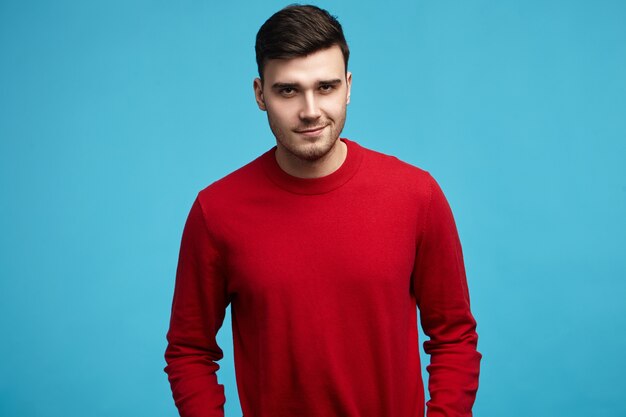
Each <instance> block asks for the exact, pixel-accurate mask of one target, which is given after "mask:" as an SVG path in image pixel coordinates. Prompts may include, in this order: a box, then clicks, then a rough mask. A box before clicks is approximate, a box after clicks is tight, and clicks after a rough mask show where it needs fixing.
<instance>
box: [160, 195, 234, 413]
mask: <svg viewBox="0 0 626 417" xmlns="http://www.w3.org/2000/svg"><path fill="white" fill-rule="evenodd" d="M220 269H221V268H220V257H219V252H218V250H217V248H216V246H215V244H214V243H213V242H212V240H211V238H210V235H209V233H208V229H207V227H206V223H205V220H204V215H203V212H202V207H201V205H200V202H199V200H198V199H196V201H195V202H194V203H193V206H192V207H191V210H190V212H189V216H188V218H187V222H186V224H185V228H184V230H183V236H182V241H181V246H180V253H179V258H178V268H177V270H176V285H175V288H174V297H173V302H172V311H171V319H170V327H169V331H168V333H167V341H168V345H167V348H166V350H165V361H166V363H167V366H166V367H165V369H164V370H165V372H166V373H167V375H168V379H169V382H170V385H171V388H172V395H173V397H174V402H175V404H176V406H177V407H178V411H179V413H180V415H181V417H223V416H224V403H225V402H226V398H225V396H224V386H223V385H221V384H219V383H218V381H217V375H216V371H217V370H218V369H219V365H218V364H217V363H216V362H217V361H218V360H220V359H221V358H222V357H223V353H222V350H221V349H220V347H219V346H218V345H217V342H216V335H217V332H218V330H219V329H220V327H221V326H222V322H223V320H224V315H225V310H226V307H227V306H228V297H227V292H226V284H225V280H224V279H223V274H222V273H221V271H220Z"/></svg>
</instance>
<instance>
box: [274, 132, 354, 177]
mask: <svg viewBox="0 0 626 417" xmlns="http://www.w3.org/2000/svg"><path fill="white" fill-rule="evenodd" d="M347 154H348V147H347V146H346V144H345V143H344V142H343V141H341V139H337V141H336V142H335V144H334V145H333V147H332V148H331V149H330V150H329V151H328V152H327V153H326V155H324V156H322V157H321V158H319V159H316V160H314V161H307V160H304V159H300V158H297V157H294V155H292V154H290V153H289V152H288V151H287V150H285V149H283V148H282V147H281V146H278V147H277V148H276V162H277V163H278V166H280V168H281V169H282V170H283V171H285V172H286V173H287V174H289V175H292V176H294V177H298V178H319V177H324V176H326V175H329V174H332V173H333V172H335V171H336V170H337V169H339V167H340V166H341V164H343V162H344V161H345V160H346V156H347Z"/></svg>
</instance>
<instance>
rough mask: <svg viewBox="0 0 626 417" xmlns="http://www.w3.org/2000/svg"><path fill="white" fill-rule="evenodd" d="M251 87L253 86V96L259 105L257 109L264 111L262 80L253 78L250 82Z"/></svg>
mask: <svg viewBox="0 0 626 417" xmlns="http://www.w3.org/2000/svg"><path fill="white" fill-rule="evenodd" d="M252 87H253V88H254V98H255V100H256V104H257V106H259V109H261V110H262V111H266V110H267V108H266V107H265V98H264V97H263V82H262V81H261V79H260V78H258V77H257V78H255V79H254V82H253V83H252Z"/></svg>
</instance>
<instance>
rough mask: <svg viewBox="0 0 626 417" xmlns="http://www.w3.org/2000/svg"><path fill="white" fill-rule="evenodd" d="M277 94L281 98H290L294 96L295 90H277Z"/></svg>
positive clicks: (284, 88)
mask: <svg viewBox="0 0 626 417" xmlns="http://www.w3.org/2000/svg"><path fill="white" fill-rule="evenodd" d="M278 92H279V93H280V95H281V96H283V97H291V96H293V95H294V94H296V89H295V88H293V87H283V88H281V89H280V90H278Z"/></svg>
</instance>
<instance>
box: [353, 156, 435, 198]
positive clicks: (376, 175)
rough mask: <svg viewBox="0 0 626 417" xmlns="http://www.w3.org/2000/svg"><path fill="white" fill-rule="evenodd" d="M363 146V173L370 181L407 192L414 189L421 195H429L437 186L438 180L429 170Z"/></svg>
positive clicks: (414, 191)
mask: <svg viewBox="0 0 626 417" xmlns="http://www.w3.org/2000/svg"><path fill="white" fill-rule="evenodd" d="M362 148H363V166H362V173H363V174H364V175H365V176H367V181H368V182H371V183H373V184H376V185H377V186H381V187H390V188H394V189H397V190H404V191H405V192H410V191H412V192H413V193H417V194H418V195H419V196H420V197H428V196H429V195H430V193H431V192H432V189H433V186H436V181H435V180H434V178H433V176H432V175H431V174H430V172H428V171H427V170H425V169H423V168H421V167H418V166H416V165H413V164H411V163H408V162H406V161H404V160H403V159H400V158H398V157H396V156H394V155H389V154H386V153H383V152H379V151H375V150H372V149H368V148H365V147H362Z"/></svg>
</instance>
